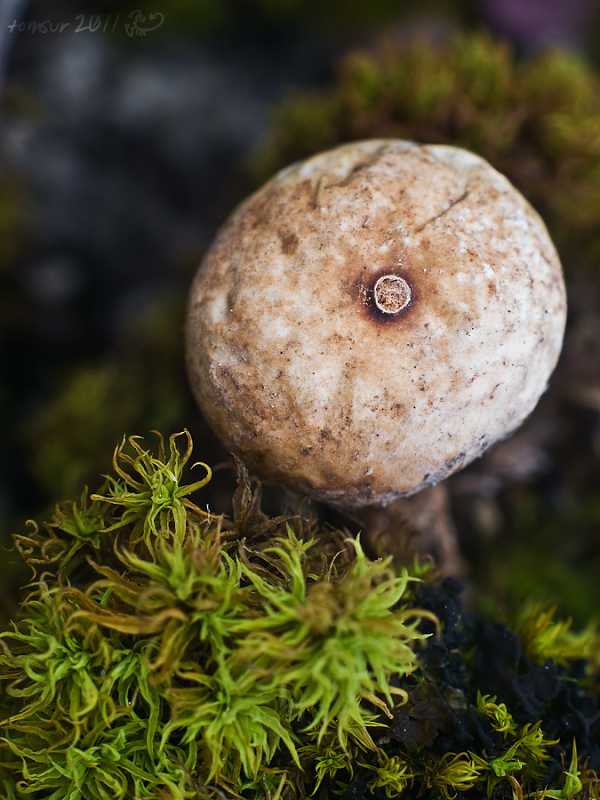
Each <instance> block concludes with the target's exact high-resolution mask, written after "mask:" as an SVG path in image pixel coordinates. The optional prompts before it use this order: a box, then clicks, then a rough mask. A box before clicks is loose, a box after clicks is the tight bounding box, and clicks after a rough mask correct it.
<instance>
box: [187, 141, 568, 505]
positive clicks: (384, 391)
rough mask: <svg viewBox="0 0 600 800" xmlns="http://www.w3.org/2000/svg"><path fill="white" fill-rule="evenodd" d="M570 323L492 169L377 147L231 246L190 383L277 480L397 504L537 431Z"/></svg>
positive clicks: (526, 213)
mask: <svg viewBox="0 0 600 800" xmlns="http://www.w3.org/2000/svg"><path fill="white" fill-rule="evenodd" d="M565 314H566V301H565V291H564V285H563V280H562V274H561V268H560V263H559V260H558V257H557V255H556V251H555V249H554V247H553V245H552V243H551V241H550V239H549V237H548V234H547V231H546V229H545V227H544V224H543V223H542V221H541V219H540V218H539V216H538V215H537V213H536V212H535V211H534V210H533V209H532V208H531V206H530V205H529V204H528V203H527V201H526V200H525V199H524V198H523V197H522V196H521V195H520V194H519V193H518V192H517V191H516V190H515V189H514V188H513V186H512V185H511V184H510V183H509V182H508V181H507V180H506V178H504V177H503V176H502V175H500V174H499V173H498V172H496V171H495V170H494V169H492V168H491V167H490V166H489V164H487V162H485V161H484V160H483V159H481V158H479V157H478V156H475V155H473V154H472V153H468V152H466V151H464V150H460V149H458V148H454V147H446V146H439V145H437V146H420V145H417V144H414V143H412V142H404V141H396V140H376V141H366V142H358V143H353V144H349V145H344V146H342V147H339V148H337V149H335V150H332V151H330V152H327V153H323V154H320V155H318V156H315V157H314V158H311V159H309V160H307V161H305V162H302V163H299V164H294V165H292V166H291V167H288V168H287V169H285V170H283V171H282V172H280V173H279V174H278V175H276V176H275V177H274V178H273V179H272V180H271V181H270V182H269V183H267V184H266V186H264V187H263V188H262V189H260V190H259V191H258V192H256V193H255V194H254V195H252V196H251V197H250V198H248V199H247V200H246V201H245V202H244V203H243V204H242V205H241V206H240V207H239V208H238V209H237V210H236V211H235V213H234V214H233V216H232V217H231V218H230V220H229V221H228V222H227V223H226V225H225V226H224V227H223V228H222V229H221V231H220V232H219V234H218V236H217V238H216V241H215V242H214V244H213V246H212V248H211V249H210V251H209V253H208V254H207V256H206V258H205V259H204V261H203V263H202V265H201V267H200V270H199V272H198V275H197V276H196V279H195V281H194V284H193V287H192V290H191V296H190V304H189V316H188V322H187V359H188V368H189V375H190V380H191V384H192V388H193V391H194V393H195V395H196V398H197V400H198V402H199V404H200V407H201V409H202V411H203V412H204V414H205V416H206V418H207V419H208V421H209V422H210V424H211V425H212V427H213V428H214V429H215V431H216V432H217V433H218V435H219V436H220V437H221V439H222V440H223V442H224V443H225V445H226V446H227V447H228V448H229V449H230V450H232V451H233V452H235V453H237V454H239V455H240V456H241V457H242V458H243V459H244V460H245V461H246V462H247V463H248V464H249V465H250V467H251V468H253V469H254V470H255V471H256V472H258V473H259V474H262V475H264V476H267V477H269V478H273V479H275V480H277V481H280V482H281V483H283V484H285V485H287V486H288V487H290V488H291V489H293V490H295V491H297V492H299V493H302V494H307V495H310V496H312V497H315V498H318V499H321V500H324V501H326V502H330V503H334V504H337V505H340V506H346V507H357V506H361V505H366V504H375V503H378V504H385V503H388V502H390V501H392V500H393V499H395V498H398V497H402V496H407V495H410V494H413V493H414V492H417V491H419V489H422V488H424V487H426V486H431V485H432V484H434V483H437V482H438V481H440V480H442V479H443V478H445V477H447V476H448V475H450V474H451V473H452V472H454V471H455V470H457V469H459V468H460V467H462V466H464V465H465V464H467V463H469V462H470V461H471V460H472V459H474V458H476V457H477V456H479V455H481V453H482V452H483V451H484V450H485V449H487V448H488V447H489V446H490V445H491V444H493V443H494V442H495V441H497V440H499V439H502V438H504V437H506V436H507V435H508V434H510V433H511V432H512V431H513V430H514V429H515V428H516V427H517V426H518V425H520V423H521V422H522V421H523V419H524V418H525V417H526V416H527V415H528V414H529V413H530V412H531V410H532V409H533V408H534V406H535V404H536V403H537V401H538V399H539V396H540V395H541V394H542V392H543V391H544V390H545V388H546V385H547V382H548V379H549V377H550V374H551V373H552V370H553V368H554V366H555V364H556V361H557V358H558V355H559V352H560V348H561V342H562V336H563V330H564V324H565Z"/></svg>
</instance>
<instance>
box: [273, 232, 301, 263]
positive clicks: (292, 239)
mask: <svg viewBox="0 0 600 800" xmlns="http://www.w3.org/2000/svg"><path fill="white" fill-rule="evenodd" d="M277 236H279V241H280V242H281V252H282V253H283V254H284V255H286V256H289V255H292V253H295V252H296V250H297V249H298V244H299V242H300V240H299V239H298V237H297V236H296V234H295V233H294V232H293V231H290V230H289V229H288V228H279V230H278V231H277Z"/></svg>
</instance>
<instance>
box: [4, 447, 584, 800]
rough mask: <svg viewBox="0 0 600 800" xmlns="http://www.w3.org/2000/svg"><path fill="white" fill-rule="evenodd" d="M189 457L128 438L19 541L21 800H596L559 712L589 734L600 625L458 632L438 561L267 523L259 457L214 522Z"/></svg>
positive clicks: (12, 747)
mask: <svg viewBox="0 0 600 800" xmlns="http://www.w3.org/2000/svg"><path fill="white" fill-rule="evenodd" d="M182 442H183V447H182V446H181V444H182ZM191 454H192V444H191V439H190V437H189V434H187V433H185V434H179V435H175V436H172V437H170V439H169V442H168V446H167V447H165V443H164V441H163V439H162V437H160V436H158V445H157V446H156V448H155V449H154V450H150V449H146V447H145V446H144V444H143V442H142V441H141V440H140V439H139V438H138V437H130V438H129V439H128V440H127V441H124V442H123V443H122V444H121V445H120V446H119V447H117V448H116V450H115V453H114V458H113V468H112V471H111V473H110V474H109V475H107V476H106V480H105V482H104V484H103V485H102V487H101V488H100V489H99V491H98V492H96V493H92V494H90V493H88V492H87V490H86V491H85V492H84V493H83V495H82V497H81V499H80V500H79V501H77V502H74V503H73V502H69V503H62V504H59V505H58V506H57V507H56V510H55V513H54V516H53V518H52V520H51V521H50V522H48V523H44V524H43V525H42V526H38V525H35V524H33V523H32V525H31V530H30V531H29V532H28V533H24V534H20V535H18V536H16V537H15V544H16V547H17V549H18V551H19V553H20V554H21V556H22V557H23V559H24V561H25V562H26V563H27V564H28V565H29V567H30V569H31V570H32V573H33V577H32V580H31V582H30V583H29V585H28V586H27V587H26V589H25V596H24V601H23V605H22V608H21V613H20V614H19V616H18V618H17V619H16V620H15V621H14V622H13V624H12V626H11V628H10V629H9V630H7V631H5V632H4V633H2V634H0V787H2V796H3V797H5V798H9V799H10V800H13V798H14V799H15V800H16V798H25V797H31V798H32V800H64V798H67V797H68V798H72V799H73V800H100V799H101V798H102V799H106V800H108V798H118V799H119V800H121V799H122V800H125V799H127V800H165V798H168V799H169V800H186V799H188V798H189V800H191V799H192V798H223V797H231V798H236V797H237V798H240V797H241V798H247V800H259V799H260V800H262V799H263V798H270V800H275V798H287V799H288V800H291V798H302V797H305V796H308V795H312V796H315V797H317V798H320V799H321V800H325V799H326V798H330V797H332V796H338V795H343V796H347V797H348V796H357V797H374V798H383V797H386V798H390V800H391V799H392V798H397V797H402V796H406V794H407V793H410V796H413V795H414V793H415V792H416V793H417V794H418V795H419V796H424V797H426V798H427V800H437V799H438V798H443V800H453V798H455V797H456V796H457V795H458V794H460V795H461V796H464V797H466V798H472V799H473V800H476V798H480V797H481V796H482V794H486V795H487V796H488V797H492V798H494V797H497V798H500V797H505V796H507V792H509V793H511V794H512V796H513V797H514V798H516V799H517V800H518V798H525V797H526V796H530V797H533V796H537V795H538V794H539V793H541V792H542V791H543V792H544V793H545V795H547V796H548V797H552V798H555V800H562V799H563V798H564V800H568V798H571V797H573V798H574V797H580V798H581V799H582V800H583V798H586V800H588V798H597V797H598V778H597V775H596V772H594V770H593V769H590V768H589V766H586V760H587V759H588V757H589V754H590V753H591V754H592V756H594V752H595V751H594V750H593V748H594V746H595V745H593V744H592V743H591V742H592V740H591V739H590V734H589V733H587V734H586V733H585V732H584V733H582V734H581V741H580V742H578V744H577V745H575V744H574V742H573V733H572V728H571V727H570V725H571V724H572V723H568V724H565V723H563V721H562V719H563V718H565V719H568V717H569V714H570V713H571V710H573V713H575V710H577V713H579V714H581V715H582V717H581V718H582V719H584V718H585V719H587V718H589V719H590V720H591V722H590V723H589V725H590V730H592V728H593V727H594V725H595V722H594V720H595V718H596V716H598V714H597V712H598V698H597V696H596V695H597V680H598V670H599V662H598V652H599V637H598V634H597V632H596V630H595V629H593V628H592V627H591V626H590V628H589V629H587V630H585V631H584V632H583V633H575V632H573V631H571V629H570V626H569V624H568V623H563V622H560V621H555V620H554V617H553V613H552V612H543V611H542V610H541V609H539V608H537V609H533V610H531V612H530V613H529V614H528V615H525V616H524V617H523V619H522V621H521V623H520V627H519V629H518V632H519V636H520V638H519V636H516V635H515V634H514V633H509V632H508V631H506V629H504V628H503V627H502V626H497V625H496V627H494V626H491V627H490V626H489V625H485V624H483V623H477V624H475V623H474V622H473V621H472V620H471V621H470V622H469V621H468V620H466V619H464V620H463V618H462V617H461V615H460V614H459V613H458V611H459V607H458V605H457V602H456V599H455V597H456V592H457V591H458V589H457V587H456V585H455V584H454V583H452V582H451V583H449V584H442V585H441V586H440V585H438V583H437V582H436V581H435V578H434V576H433V574H432V573H431V571H430V570H428V569H427V568H426V567H425V566H424V565H419V564H417V565H415V566H414V567H411V568H410V569H407V568H406V567H403V566H401V565H393V564H392V563H391V560H390V559H389V558H388V559H377V560H371V559H370V558H368V557H367V555H366V554H365V552H364V551H363V548H362V546H361V544H360V540H359V539H350V538H349V537H348V535H347V534H346V533H343V532H341V531H338V530H335V529H332V528H330V527H319V526H318V524H317V522H316V520H315V519H312V518H301V517H290V516H286V517H275V518H269V517H267V516H266V515H265V514H264V513H263V512H262V511H261V509H260V504H259V495H258V494H257V493H256V492H255V491H253V489H252V487H251V484H250V480H249V477H248V474H247V472H246V470H245V468H244V467H243V465H242V464H241V463H239V464H238V469H239V473H238V488H237V490H236V492H235V495H234V497H233V509H234V514H233V518H232V519H228V518H226V517H224V516H223V515H216V514H214V513H212V512H211V511H210V503H209V502H208V501H209V500H210V495H208V494H207V492H208V486H207V485H208V483H209V481H210V478H211V470H210V468H209V467H208V466H207V465H206V464H204V463H196V464H194V465H193V467H191V470H192V472H191V474H192V475H194V476H195V480H192V481H191V482H188V480H189V477H188V476H189V474H190V472H189V470H190V468H189V462H190V458H191ZM438 613H439V615H440V616H441V622H440V621H439V618H438ZM491 634H492V635H491ZM583 662H585V663H586V664H587V667H586V669H585V670H583V671H582V669H581V664H582V663H583ZM490 681H491V682H492V683H494V682H495V685H497V687H498V691H499V692H501V693H502V695H503V696H502V697H500V696H496V694H491V693H490V692H489V691H484V690H483V689H482V687H483V686H484V685H486V684H489V683H490ZM540 682H541V685H542V687H543V688H542V690H541V694H540V690H538V688H537V684H538V683H540ZM571 687H577V689H576V691H575V692H573V691H571ZM528 709H529V710H528ZM538 713H539V714H540V716H541V718H539V719H535V718H533V719H532V718H531V715H532V714H538ZM594 741H595V740H594ZM577 747H580V749H581V751H582V756H581V757H579V758H578V755H577V753H578V750H577ZM586 748H587V749H586ZM594 757H595V756H594ZM561 760H562V763H563V765H562V767H561V766H560V761H561Z"/></svg>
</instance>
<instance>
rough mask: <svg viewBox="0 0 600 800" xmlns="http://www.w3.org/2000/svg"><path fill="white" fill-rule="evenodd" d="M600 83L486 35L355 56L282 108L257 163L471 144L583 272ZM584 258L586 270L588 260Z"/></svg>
mask: <svg viewBox="0 0 600 800" xmlns="http://www.w3.org/2000/svg"><path fill="white" fill-rule="evenodd" d="M599 127H600V78H599V76H598V75H597V73H596V72H595V71H594V70H593V68H592V67H590V66H589V65H588V64H586V63H585V62H584V61H582V60H579V59H578V58H576V57H575V56H573V55H570V54H567V53H564V52H560V51H556V52H547V53H540V54H537V55H535V56H533V57H531V58H529V59H526V60H523V61H519V60H517V59H516V58H515V57H514V55H513V53H512V52H511V50H510V48H509V47H508V46H507V45H506V44H504V43H502V42H498V41H496V40H494V39H492V38H491V37H490V36H489V35H487V34H483V33H478V34H461V35H460V36H458V37H456V38H455V39H454V40H452V41H451V42H449V43H448V44H446V45H444V46H442V47H439V48H437V49H436V48H432V47H431V46H430V45H429V44H426V43H424V42H423V43H419V42H417V43H413V44H411V45H409V46H407V47H402V48H394V47H392V46H391V45H388V46H385V45H384V46H382V48H381V51H380V52H379V53H378V54H375V55H374V54H371V53H368V54H367V53H360V52H358V53H353V54H351V55H349V56H347V57H346V58H344V59H343V60H342V62H341V64H340V66H339V70H338V75H337V80H336V82H335V84H334V85H333V86H332V87H331V88H330V89H329V90H326V91H322V92H319V93H316V94H310V95H308V94H300V93H299V94H297V95H296V96H294V97H290V98H289V99H288V100H286V101H284V102H283V103H282V104H281V106H280V107H279V108H278V110H277V112H276V116H275V124H274V130H273V133H272V135H271V137H270V139H269V140H268V141H267V142H266V143H265V146H264V150H263V153H262V155H261V156H259V157H258V158H257V160H256V163H255V171H256V175H257V177H258V178H259V179H260V180H264V179H265V178H266V177H268V176H269V175H271V174H272V173H273V172H274V171H275V170H277V169H279V168H281V167H283V166H286V165H287V164H289V163H291V162H293V161H295V160H297V159H300V158H304V157H306V156H309V155H312V154H314V153H317V152H320V151H321V150H325V149H327V148H330V147H334V146H336V145H338V144H341V143H343V142H348V141H352V140H360V139H368V138H373V137H396V138H401V139H414V140H415V141H419V142H426V143H443V144H451V145H456V146H461V147H465V148H467V149H469V150H473V151H474V152H477V153H479V154H480V155H482V156H483V157H484V158H486V159H487V160H488V161H490V163H491V164H493V166H495V167H496V168H497V169H499V170H500V171H501V172H503V173H504V174H506V175H507V176H508V178H509V179H510V180H511V181H512V182H513V183H514V184H515V185H516V186H517V187H518V188H519V189H520V190H521V191H522V192H523V194H524V195H525V196H526V197H527V198H528V199H529V200H530V202H532V203H533V204H534V205H535V206H536V207H537V208H538V210H539V211H540V212H541V213H542V216H543V217H544V219H545V221H546V223H547V224H548V225H549V227H550V229H551V234H552V236H553V238H554V239H555V241H556V243H557V245H558V247H559V250H560V251H561V252H562V251H563V249H564V252H565V253H566V254H568V256H569V258H566V259H565V266H566V268H567V269H572V268H573V267H572V264H577V268H582V267H583V266H584V264H587V265H588V266H590V265H594V264H595V263H597V260H598V258H599V257H600V237H599V236H598V230H599V225H600V138H599V137H598V129H599ZM582 259H583V263H582Z"/></svg>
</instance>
